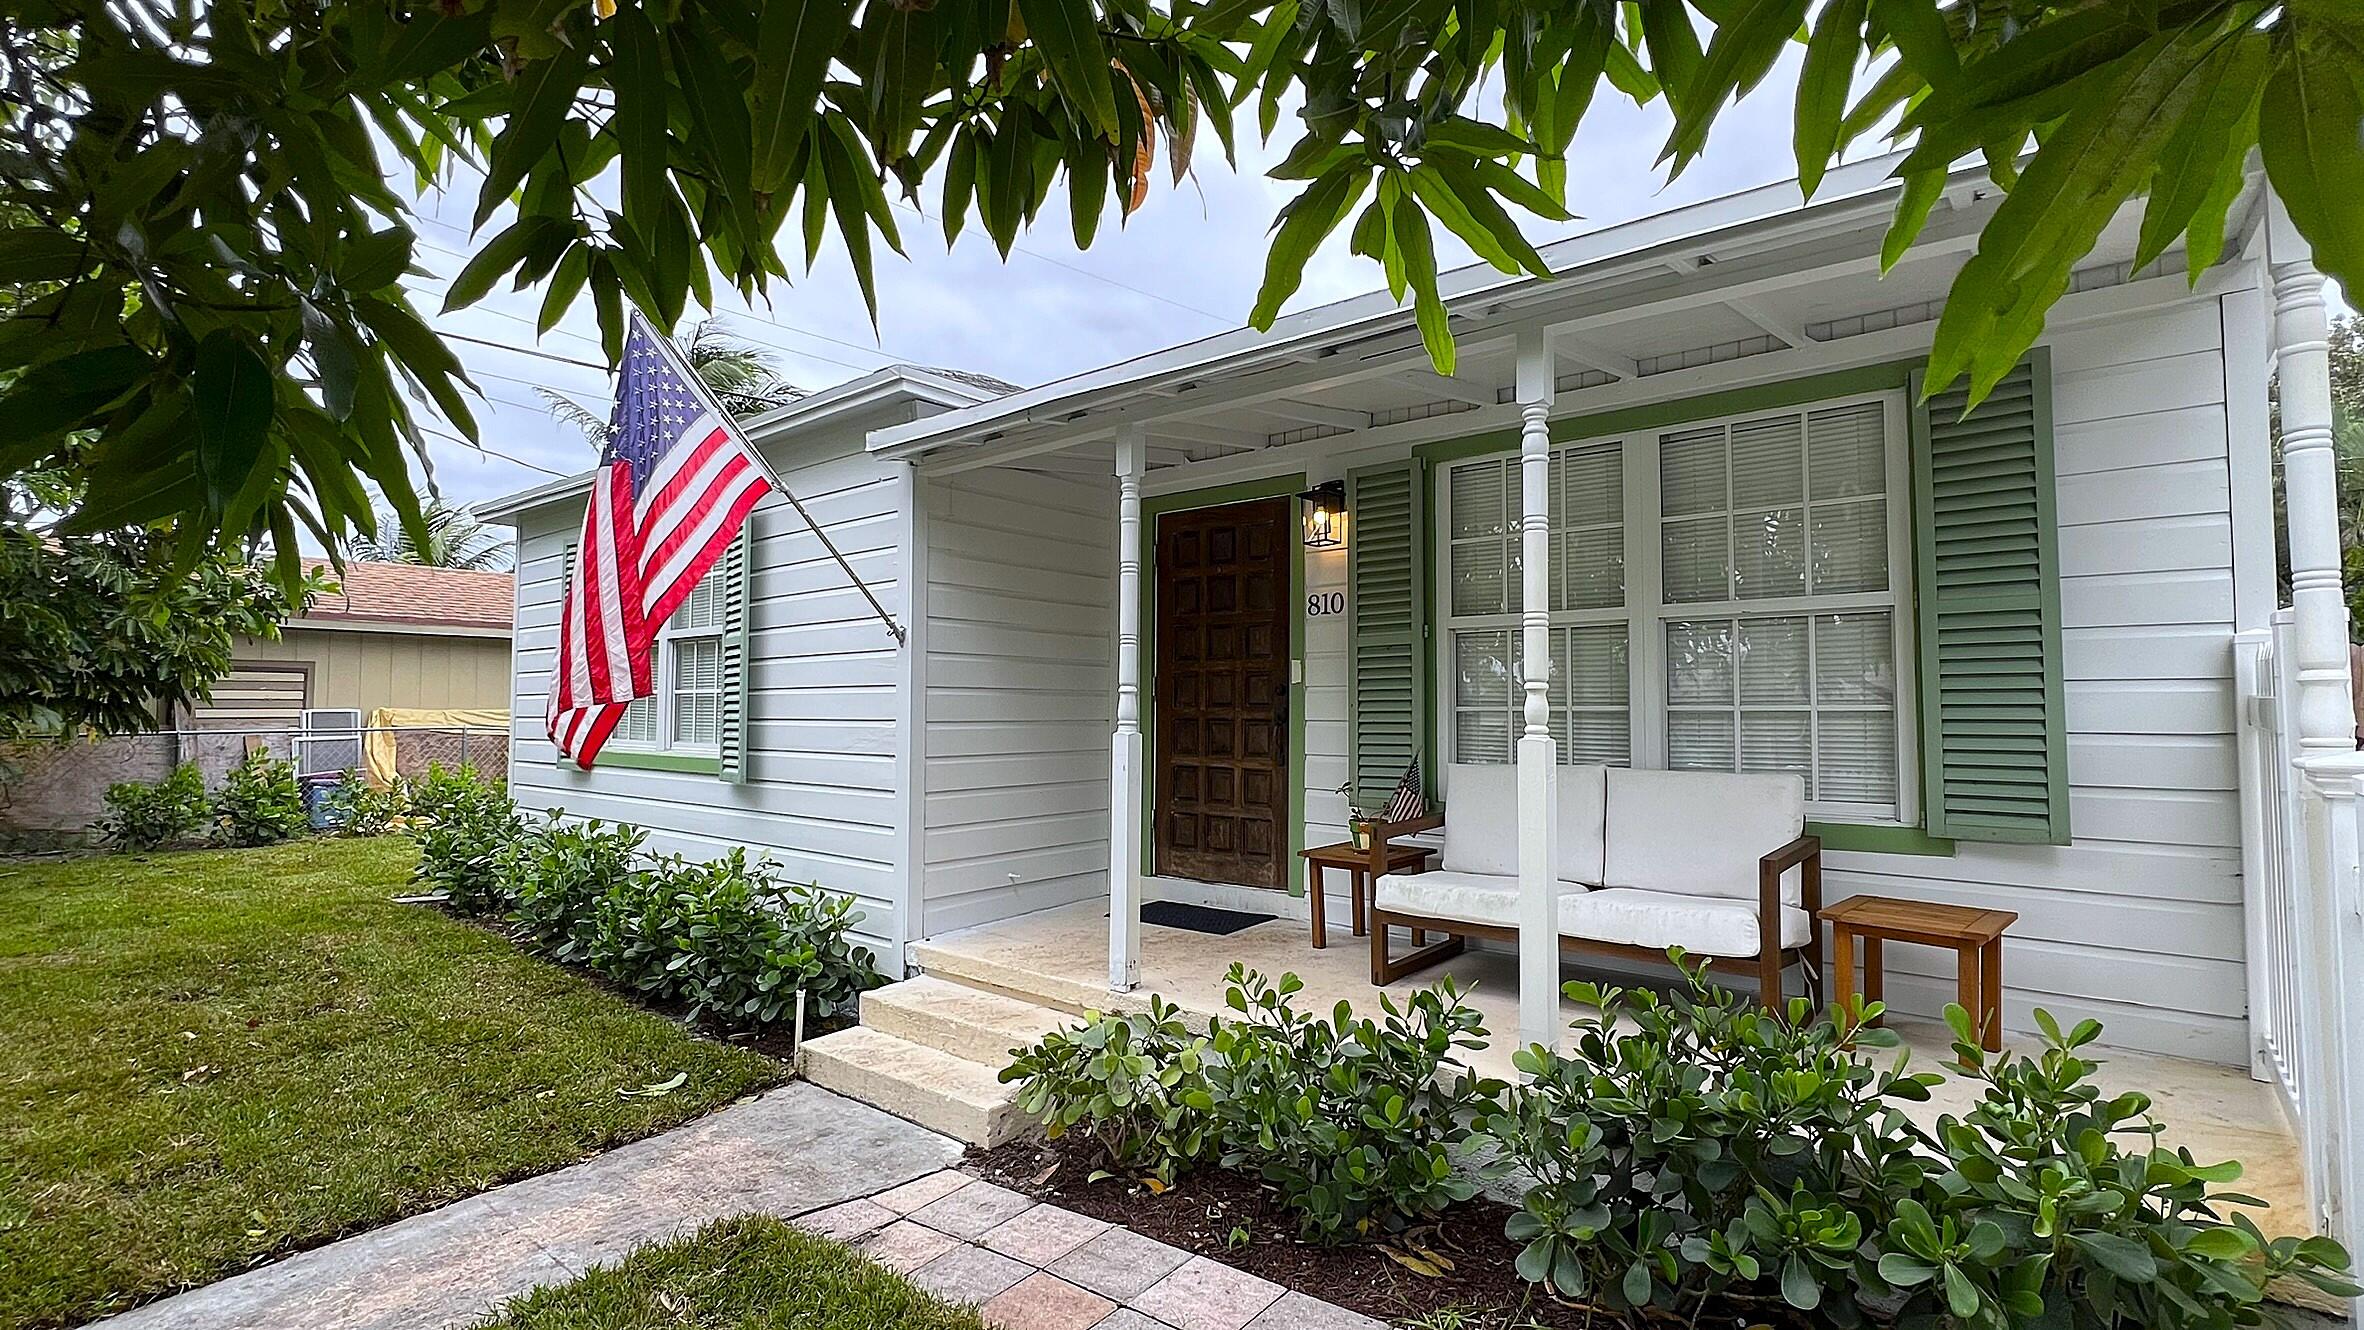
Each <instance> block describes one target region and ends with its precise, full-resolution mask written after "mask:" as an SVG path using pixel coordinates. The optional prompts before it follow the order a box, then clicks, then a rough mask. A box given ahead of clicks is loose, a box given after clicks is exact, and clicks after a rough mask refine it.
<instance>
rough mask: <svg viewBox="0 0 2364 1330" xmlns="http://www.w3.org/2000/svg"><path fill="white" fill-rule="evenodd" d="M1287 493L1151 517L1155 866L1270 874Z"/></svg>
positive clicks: (1279, 786) (1285, 688) (1278, 829)
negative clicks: (1153, 543) (1154, 534)
mask: <svg viewBox="0 0 2364 1330" xmlns="http://www.w3.org/2000/svg"><path fill="white" fill-rule="evenodd" d="M1292 507H1293V501H1292V500H1290V499H1286V498H1276V499H1257V500H1253V501H1251V502H1248V503H1235V504H1228V505H1225V506H1224V507H1220V508H1200V509H1195V510H1192V511H1189V512H1180V513H1168V514H1166V515H1165V516H1164V517H1161V518H1159V519H1158V525H1157V570H1156V573H1157V684H1156V687H1157V692H1156V697H1157V717H1156V721H1157V749H1156V758H1155V763H1156V765H1155V766H1154V767H1153V768H1152V772H1153V775H1154V777H1155V780H1156V791H1157V796H1156V797H1157V819H1156V822H1157V825H1156V832H1155V834H1156V841H1155V843H1156V845H1157V871H1158V872H1159V873H1161V874H1164V875H1167V876H1170V877H1186V878H1194V879H1197V880H1199V881H1202V882H1227V883H1234V884H1237V885H1240V886H1251V887H1276V888H1277V887H1282V886H1284V885H1285V879H1284V877H1283V876H1282V875H1283V873H1284V871H1285V869H1286V866H1287V865H1286V861H1287V859H1288V855H1289V827H1288V820H1289V629H1290V625H1291V624H1292V623H1293V622H1294V616H1293V614H1292V613H1291V609H1292V607H1291V606H1290V604H1289V594H1290V592H1289V560H1290V558H1291V557H1292V556H1293V555H1294V554H1295V552H1296V545H1295V537H1296V523H1295V522H1294V521H1293V520H1292V518H1293V517H1294V514H1293V512H1292V511H1291V510H1292Z"/></svg>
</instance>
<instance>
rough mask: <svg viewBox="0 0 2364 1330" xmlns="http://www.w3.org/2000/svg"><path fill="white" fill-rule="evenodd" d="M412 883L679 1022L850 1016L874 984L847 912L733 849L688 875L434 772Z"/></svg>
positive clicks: (472, 781)
mask: <svg viewBox="0 0 2364 1330" xmlns="http://www.w3.org/2000/svg"><path fill="white" fill-rule="evenodd" d="M411 821H412V832H413V834H414V835H415V836H416V837H417V838H418V841H419V850H420V853H419V869H418V876H419V880H420V881H421V882H423V883H426V884H428V885H429V886H432V887H434V888H436V889H438V890H440V891H442V892H443V893H444V894H445V898H446V900H447V901H448V902H449V904H450V906H451V908H453V909H455V910H458V911H460V912H462V913H465V914H472V915H479V916H486V917H498V918H503V919H506V920H507V921H508V922H509V923H510V925H511V931H512V934H513V936H514V937H515V938H516V939H517V941H518V942H519V944H520V945H522V946H525V947H527V948H529V949H530V950H533V951H536V952H539V953H541V954H542V955H546V956H548V957H550V958H551V959H553V960H558V961H563V962H566V963H569V964H574V965H581V966H583V967H584V968H586V969H588V970H590V971H592V972H593V973H595V974H598V975H600V976H602V977H604V978H606V979H609V980H612V981H613V982H615V983H617V984H621V985H624V986H626V987H629V988H631V989H633V990H635V991H636V992H639V993H642V994H644V995H646V996H647V997H649V998H650V999H652V1000H656V1001H668V1002H680V1003H683V1004H685V1005H686V1006H687V1007H688V1008H689V1015H690V1018H691V1019H693V1020H694V1019H698V1018H701V1017H703V1018H707V1019H711V1020H713V1021H715V1022H717V1023H718V1024H722V1025H725V1026H730V1027H735V1028H760V1027H763V1026H768V1025H771V1024H773V1023H775V1022H778V1021H782V1020H787V1019H790V1018H792V1017H793V1016H794V1014H795V1009H796V994H797V993H798V991H799V990H801V991H803V993H804V995H805V1011H806V1014H807V1015H808V1016H812V1017H825V1016H832V1015H837V1014H841V1013H845V1012H850V1011H852V1010H853V1009H854V1007H855V1005H856V1004H857V1002H858V1001H859V1000H860V998H861V995H862V992H863V991H864V990H865V989H868V988H872V987H875V986H876V985H877V984H878V983H879V982H880V979H879V975H878V973H877V969H876V967H875V966H874V964H873V963H872V960H871V955H870V952H869V951H868V949H866V948H863V947H859V946H856V945H854V943H853V942H852V940H851V934H852V931H853V925H854V922H855V920H856V915H855V913H854V907H853V902H852V901H851V900H849V899H848V898H846V897H844V896H841V895H838V894H836V893H834V892H828V891H824V890H821V889H820V888H819V887H818V886H804V885H800V884H794V883H787V882H783V881H782V880H781V879H780V876H779V872H778V870H777V869H776V868H775V867H774V866H773V865H772V864H771V863H770V862H769V861H767V860H763V859H755V860H750V859H749V858H748V857H747V855H746V853H745V851H743V850H738V849H733V850H732V851H730V852H729V853H728V854H726V855H724V856H722V857H721V858H719V859H712V860H705V861H697V860H691V859H686V858H683V857H681V856H679V855H662V856H653V855H650V854H648V853H647V852H646V849H645V842H646V839H647V837H646V835H645V833H643V832H641V831H639V830H637V829H635V828H633V827H629V826H623V825H620V824H614V823H606V822H600V821H597V820H595V819H594V820H587V821H581V822H574V821H568V820H566V819H564V818H563V817H561V816H560V815H559V814H558V813H556V812H550V813H547V814H545V815H544V816H542V817H539V818H534V819H527V818H524V817H521V816H520V815H519V813H518V811H517V806H516V805H515V804H514V803H512V802H511V801H510V799H509V797H508V795H507V793H506V792H505V791H503V790H502V789H501V788H500V786H499V785H498V783H497V782H493V781H489V780H485V779H483V778H480V777H477V776H476V775H475V774H474V773H473V772H471V771H468V770H466V769H464V768H463V769H462V770H461V771H458V772H435V773H431V774H430V775H429V777H428V779H427V780H426V781H424V782H422V783H421V785H420V786H419V788H418V790H417V791H416V792H415V794H414V795H413V797H412V801H411Z"/></svg>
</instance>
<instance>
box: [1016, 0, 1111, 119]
mask: <svg viewBox="0 0 2364 1330" xmlns="http://www.w3.org/2000/svg"><path fill="white" fill-rule="evenodd" d="M1017 6H1018V12H1019V13H1020V14H1021V15H1023V16H1024V17H1025V19H1026V35H1027V38H1028V39H1029V40H1030V41H1032V42H1033V43H1034V48H1035V49H1036V50H1037V51H1040V52H1041V53H1042V60H1043V65H1044V67H1046V68H1047V69H1049V71H1050V74H1051V81H1052V82H1053V83H1055V84H1057V85H1058V87H1059V91H1060V93H1061V94H1062V95H1064V96H1065V97H1066V99H1067V102H1068V105H1069V107H1070V108H1071V109H1073V110H1074V111H1075V112H1076V114H1077V115H1078V117H1080V118H1081V120H1082V121H1083V123H1084V124H1085V125H1087V126H1089V127H1090V128H1091V129H1092V130H1094V131H1095V132H1097V133H1098V134H1099V135H1100V137H1102V138H1104V139H1108V140H1111V141H1114V140H1115V138H1116V132H1117V131H1116V85H1115V83H1114V82H1113V81H1111V80H1110V78H1109V70H1108V48H1107V47H1106V46H1104V45H1103V44H1102V43H1101V41H1100V33H1099V30H1098V29H1097V28H1095V27H1094V26H1093V20H1094V19H1095V18H1097V17H1098V13H1099V6H1097V5H1094V4H1087V3H1082V2H1081V0H1017Z"/></svg>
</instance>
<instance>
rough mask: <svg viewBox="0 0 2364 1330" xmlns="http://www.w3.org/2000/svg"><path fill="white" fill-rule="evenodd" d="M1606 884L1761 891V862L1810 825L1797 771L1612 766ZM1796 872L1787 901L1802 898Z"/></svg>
mask: <svg viewBox="0 0 2364 1330" xmlns="http://www.w3.org/2000/svg"><path fill="white" fill-rule="evenodd" d="M1608 784H1609V834H1608V847H1607V852H1606V854H1605V856H1604V860H1605V862H1604V870H1605V874H1604V877H1605V881H1606V882H1607V884H1608V885H1609V886H1612V887H1641V888H1643V889H1645V890H1649V891H1670V892H1679V893H1682V894H1684V895H1689V896H1734V897H1743V898H1746V899H1749V900H1754V899H1756V895H1757V860H1759V859H1761V858H1763V857H1765V856H1766V855H1768V854H1771V853H1772V852H1773V851H1775V850H1778V849H1780V848H1781V847H1782V846H1784V845H1787V844H1789V843H1790V842H1791V841H1793V840H1796V839H1797V838H1798V837H1799V836H1800V835H1802V834H1804V832H1805V830H1806V783H1805V781H1804V780H1802V779H1800V778H1799V777H1796V776H1787V775H1760V774H1735V773H1730V772H1721V771H1630V770H1627V769H1625V768H1622V767H1615V768H1611V769H1610V771H1609V781H1608ZM1795 877H1796V875H1795V874H1790V875H1788V877H1787V878H1786V879H1785V880H1784V882H1783V883H1782V899H1783V900H1785V901H1787V902H1788V903H1789V904H1792V905H1795V904H1797V903H1798V900H1797V898H1798V886H1797V883H1796V881H1795Z"/></svg>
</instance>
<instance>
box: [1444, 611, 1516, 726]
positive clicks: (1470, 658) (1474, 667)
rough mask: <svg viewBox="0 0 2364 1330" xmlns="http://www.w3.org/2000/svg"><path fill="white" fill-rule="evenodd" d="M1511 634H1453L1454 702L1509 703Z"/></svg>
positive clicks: (1498, 632) (1497, 704)
mask: <svg viewBox="0 0 2364 1330" xmlns="http://www.w3.org/2000/svg"><path fill="white" fill-rule="evenodd" d="M1510 647H1511V634H1510V633H1509V632H1507V631H1502V630H1494V631H1486V632H1460V633H1455V634H1453V671H1454V678H1455V688H1454V693H1453V696H1454V699H1455V705H1458V706H1464V707H1470V706H1477V705H1480V704H1486V705H1491V706H1493V707H1495V708H1497V709H1503V708H1507V707H1508V706H1509V705H1510V693H1511V687H1510V675H1511V658H1510Z"/></svg>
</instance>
